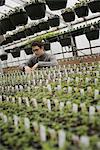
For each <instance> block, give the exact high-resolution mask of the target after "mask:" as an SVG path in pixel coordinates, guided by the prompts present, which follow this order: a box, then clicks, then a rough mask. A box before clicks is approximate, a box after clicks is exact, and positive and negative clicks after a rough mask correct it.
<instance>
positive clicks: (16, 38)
mask: <svg viewBox="0 0 100 150" xmlns="http://www.w3.org/2000/svg"><path fill="white" fill-rule="evenodd" d="M11 37H12V39H13V41H17V40H19V38H18V36H17V34H13V35H12V36H11Z"/></svg>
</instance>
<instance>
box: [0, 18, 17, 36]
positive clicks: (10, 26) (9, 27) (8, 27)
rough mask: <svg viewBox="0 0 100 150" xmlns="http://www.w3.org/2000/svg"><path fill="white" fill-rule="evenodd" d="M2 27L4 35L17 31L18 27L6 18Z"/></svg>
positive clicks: (2, 22)
mask: <svg viewBox="0 0 100 150" xmlns="http://www.w3.org/2000/svg"><path fill="white" fill-rule="evenodd" d="M1 26H2V30H3V33H4V34H5V33H6V32H7V31H11V30H14V29H16V27H15V26H14V25H13V24H12V23H11V21H10V19H9V18H4V19H2V20H1Z"/></svg>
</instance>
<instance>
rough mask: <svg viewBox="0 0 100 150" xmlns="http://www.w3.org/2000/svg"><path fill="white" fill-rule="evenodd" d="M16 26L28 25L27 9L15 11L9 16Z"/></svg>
mask: <svg viewBox="0 0 100 150" xmlns="http://www.w3.org/2000/svg"><path fill="white" fill-rule="evenodd" d="M9 18H10V20H11V22H12V24H13V25H14V26H21V25H26V24H27V21H28V16H27V14H26V12H25V11H20V12H15V13H13V14H11V15H10V16H9Z"/></svg>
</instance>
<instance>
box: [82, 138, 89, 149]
mask: <svg viewBox="0 0 100 150" xmlns="http://www.w3.org/2000/svg"><path fill="white" fill-rule="evenodd" d="M80 143H81V144H83V145H84V146H85V147H88V146H89V137H88V136H81V137H80Z"/></svg>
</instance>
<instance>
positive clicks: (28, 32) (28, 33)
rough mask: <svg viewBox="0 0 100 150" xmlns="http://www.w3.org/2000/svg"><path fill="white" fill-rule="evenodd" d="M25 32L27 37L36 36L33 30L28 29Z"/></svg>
mask: <svg viewBox="0 0 100 150" xmlns="http://www.w3.org/2000/svg"><path fill="white" fill-rule="evenodd" d="M24 32H25V35H26V37H27V36H30V35H33V34H34V33H33V31H32V29H31V28H26V29H25V30H24Z"/></svg>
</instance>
